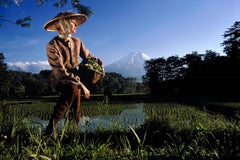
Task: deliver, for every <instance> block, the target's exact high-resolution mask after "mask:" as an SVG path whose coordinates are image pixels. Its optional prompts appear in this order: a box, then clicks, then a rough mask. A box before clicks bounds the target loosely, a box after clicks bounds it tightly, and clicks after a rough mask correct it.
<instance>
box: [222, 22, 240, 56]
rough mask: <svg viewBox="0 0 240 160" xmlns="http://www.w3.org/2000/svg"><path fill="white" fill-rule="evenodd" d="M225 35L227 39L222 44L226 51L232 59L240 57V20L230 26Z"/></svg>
mask: <svg viewBox="0 0 240 160" xmlns="http://www.w3.org/2000/svg"><path fill="white" fill-rule="evenodd" d="M223 37H224V39H225V40H224V41H223V43H222V44H221V45H222V46H223V47H224V49H223V51H224V53H226V54H227V56H228V57H230V58H232V59H240V21H236V22H235V23H234V24H233V26H231V27H230V28H228V30H227V31H225V33H224V35H223Z"/></svg>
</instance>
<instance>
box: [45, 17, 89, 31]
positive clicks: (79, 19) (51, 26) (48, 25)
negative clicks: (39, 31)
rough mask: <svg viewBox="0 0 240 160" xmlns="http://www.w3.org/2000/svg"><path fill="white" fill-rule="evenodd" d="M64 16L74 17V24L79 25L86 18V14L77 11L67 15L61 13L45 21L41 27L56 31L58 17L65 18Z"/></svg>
mask: <svg viewBox="0 0 240 160" xmlns="http://www.w3.org/2000/svg"><path fill="white" fill-rule="evenodd" d="M65 18H70V19H75V20H76V25H77V26H80V25H81V24H83V23H84V22H85V21H86V20H87V18H88V17H87V16H86V15H84V14H78V13H72V14H69V15H61V16H56V17H54V18H52V19H51V20H49V21H47V22H46V23H45V24H44V26H43V28H44V29H45V30H47V31H57V30H58V29H57V25H56V24H57V23H58V20H59V19H65Z"/></svg>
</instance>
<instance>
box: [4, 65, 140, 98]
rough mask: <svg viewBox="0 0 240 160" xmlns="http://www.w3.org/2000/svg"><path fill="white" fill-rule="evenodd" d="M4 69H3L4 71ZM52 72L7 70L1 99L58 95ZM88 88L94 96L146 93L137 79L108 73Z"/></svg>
mask: <svg viewBox="0 0 240 160" xmlns="http://www.w3.org/2000/svg"><path fill="white" fill-rule="evenodd" d="M3 70H4V69H2V71H3ZM51 72H52V71H51V70H42V71H40V73H38V74H35V73H30V72H23V71H11V70H9V71H8V70H5V71H4V73H3V74H1V77H2V79H4V81H2V83H1V85H0V86H1V97H6V98H26V97H38V96H44V95H56V94H58V93H57V92H55V89H54V87H53V85H52V82H51ZM87 87H88V88H89V89H90V92H91V93H93V94H103V93H104V92H105V91H106V90H107V91H108V92H111V93H113V94H114V93H116V94H125V93H139V92H145V89H144V88H145V87H144V86H143V84H142V83H139V82H136V79H135V78H124V77H123V76H122V75H120V74H117V73H106V75H105V77H104V78H103V79H102V80H100V82H98V83H97V84H96V85H89V84H87Z"/></svg>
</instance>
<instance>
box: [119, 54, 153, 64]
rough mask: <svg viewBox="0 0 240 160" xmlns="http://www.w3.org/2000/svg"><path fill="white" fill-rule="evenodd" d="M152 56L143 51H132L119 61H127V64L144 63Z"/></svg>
mask: <svg viewBox="0 0 240 160" xmlns="http://www.w3.org/2000/svg"><path fill="white" fill-rule="evenodd" d="M150 59H151V58H150V57H149V56H147V55H146V54H144V53H143V52H132V53H130V54H128V55H127V56H125V57H123V58H122V59H120V60H119V61H117V63H125V64H136V63H144V62H145V61H146V60H150Z"/></svg>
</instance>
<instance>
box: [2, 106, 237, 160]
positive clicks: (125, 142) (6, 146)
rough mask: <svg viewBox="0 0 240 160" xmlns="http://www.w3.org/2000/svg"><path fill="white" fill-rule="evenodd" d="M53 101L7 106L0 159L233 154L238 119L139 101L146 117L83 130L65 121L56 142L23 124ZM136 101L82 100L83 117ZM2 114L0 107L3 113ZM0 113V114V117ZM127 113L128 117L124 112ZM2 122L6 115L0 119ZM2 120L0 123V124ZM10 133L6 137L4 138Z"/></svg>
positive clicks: (218, 156) (49, 108)
mask: <svg viewBox="0 0 240 160" xmlns="http://www.w3.org/2000/svg"><path fill="white" fill-rule="evenodd" d="M54 105H55V103H54V102H44V103H43V102H35V103H32V104H19V105H12V106H8V107H7V109H6V110H7V112H4V113H6V114H8V116H9V117H11V116H12V117H11V118H9V119H10V120H12V121H7V125H12V127H9V129H10V130H11V135H7V133H5V132H1V136H2V138H1V140H0V152H1V153H2V154H1V155H0V159H16V158H18V159H71V160H74V159H76V160H78V159H100V160H101V159H237V158H239V157H240V124H239V120H237V119H229V118H226V117H225V116H223V115H221V114H212V113H209V112H207V111H202V110H199V109H197V108H195V107H194V106H189V105H182V104H178V103H146V104H144V106H143V107H144V113H145V121H144V124H142V126H140V127H139V128H135V129H133V127H132V126H129V127H128V129H126V130H116V129H115V128H113V129H111V128H110V129H109V130H105V129H101V128H99V130H97V131H96V132H94V133H87V132H85V133H82V132H80V131H79V130H78V129H76V128H74V127H72V125H71V122H69V121H68V120H67V119H66V123H65V124H64V127H63V128H62V130H61V132H60V133H59V135H58V139H57V141H52V140H51V139H49V138H48V137H44V136H43V134H42V130H41V128H39V129H34V128H30V127H28V126H29V125H27V124H29V123H31V122H29V121H28V120H27V118H28V117H31V116H39V117H48V114H51V113H52V109H53V106H54ZM134 108H136V104H107V105H106V104H102V103H100V102H89V103H88V102H84V103H82V105H81V109H82V115H83V116H89V117H93V116H101V115H105V116H110V115H117V114H120V113H121V112H122V111H124V110H125V109H134ZM4 113H2V112H1V114H0V115H1V116H2V117H3V115H4ZM1 116H0V117H1ZM129 118H130V117H129ZM0 120H1V121H2V122H4V121H5V120H4V119H3V118H2V119H0ZM1 124H3V123H1ZM4 136H10V137H7V138H6V137H4Z"/></svg>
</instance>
